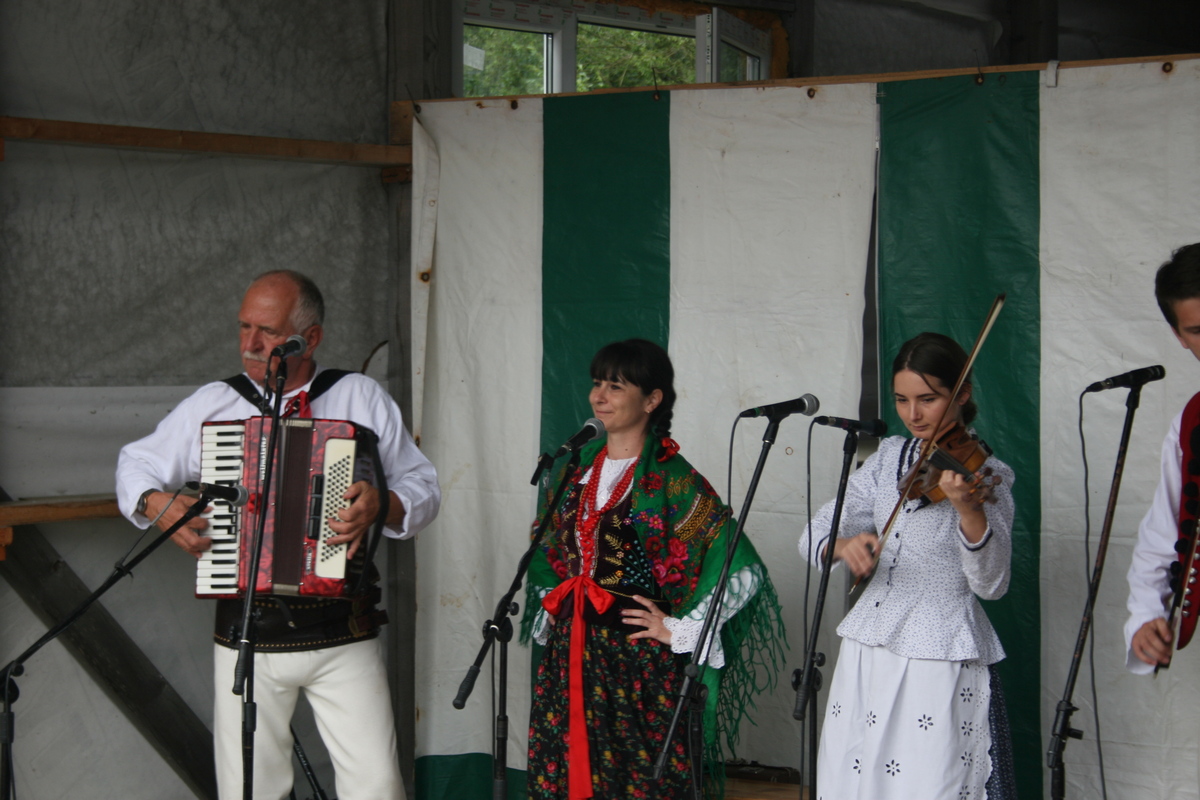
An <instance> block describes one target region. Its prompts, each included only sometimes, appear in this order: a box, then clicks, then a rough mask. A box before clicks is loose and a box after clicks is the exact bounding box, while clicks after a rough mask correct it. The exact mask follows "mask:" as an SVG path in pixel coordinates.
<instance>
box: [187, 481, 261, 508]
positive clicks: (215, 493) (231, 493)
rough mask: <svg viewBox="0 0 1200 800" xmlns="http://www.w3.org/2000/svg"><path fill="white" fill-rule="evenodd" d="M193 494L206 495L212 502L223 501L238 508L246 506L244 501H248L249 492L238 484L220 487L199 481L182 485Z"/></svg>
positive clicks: (217, 484)
mask: <svg viewBox="0 0 1200 800" xmlns="http://www.w3.org/2000/svg"><path fill="white" fill-rule="evenodd" d="M184 486H186V487H187V488H189V489H191V490H192V491H193V492H200V493H201V494H206V495H208V496H209V497H211V498H213V499H214V500H224V501H225V502H226V503H229V505H231V506H233V507H234V508H239V507H241V506H244V505H246V501H247V500H249V499H250V492H248V491H247V490H246V487H245V486H242V485H241V484H240V483H239V484H237V485H235V486H222V485H221V484H219V483H200V481H188V482H187V483H185V484H184Z"/></svg>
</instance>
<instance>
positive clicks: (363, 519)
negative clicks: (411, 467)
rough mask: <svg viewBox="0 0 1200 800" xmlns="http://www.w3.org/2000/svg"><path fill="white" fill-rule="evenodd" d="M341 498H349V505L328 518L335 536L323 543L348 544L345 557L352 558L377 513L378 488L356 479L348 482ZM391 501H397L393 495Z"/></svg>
mask: <svg viewBox="0 0 1200 800" xmlns="http://www.w3.org/2000/svg"><path fill="white" fill-rule="evenodd" d="M342 498H343V499H345V500H349V501H350V505H349V507H347V508H343V509H342V510H341V511H339V512H338V513H337V517H334V518H332V519H330V520H329V528H330V530H332V531H334V532H335V533H336V534H337V536H331V537H330V538H328V539H326V540H325V543H326V544H348V545H349V548H348V549H347V550H346V558H354V554H355V553H356V552H357V551H358V546H359V544H360V543H361V542H362V540H363V536H365V535H366V533H367V531H369V530H370V529H371V524H372V523H373V522H375V516H376V515H377V514H378V513H379V490H378V489H376V488H375V487H374V486H372V485H371V484H370V483H368V482H367V481H358V482H356V483H352V484H350V488H349V489H347V490H346V493H345V494H344V495H342ZM391 502H392V503H396V502H397V501H396V498H395V496H393V497H392V498H391ZM389 511H390V509H389ZM388 516H391V514H390V513H389V515H388Z"/></svg>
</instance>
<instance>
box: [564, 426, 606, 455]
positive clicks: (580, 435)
mask: <svg viewBox="0 0 1200 800" xmlns="http://www.w3.org/2000/svg"><path fill="white" fill-rule="evenodd" d="M603 434H604V423H603V422H601V421H600V420H598V419H596V418H595V417H592V418H591V419H589V420H588V421H587V422H585V423H583V427H582V428H580V429H579V431H578V432H577V433H576V434H575V435H574V436H572V437H571V438H570V439H567V442H566V444H564V445H563V446H562V447H560V448H558V452H557V453H555V454H554V457H555V458H561V457H562V456H564V455H566V454H567V453H573V452H575V451H576V450H578V449H579V448H580V447H581V446H582V445H585V444H587V443H588V442H590V441H591V440H592V439H595V438H596V437H597V436H602V435H603Z"/></svg>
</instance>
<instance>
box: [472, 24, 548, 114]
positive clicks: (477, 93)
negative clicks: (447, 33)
mask: <svg viewBox="0 0 1200 800" xmlns="http://www.w3.org/2000/svg"><path fill="white" fill-rule="evenodd" d="M550 42H551V39H550V36H549V35H548V34H545V33H536V32H534V31H521V30H509V29H506V28H489V27H485V26H483V25H463V72H462V78H463V94H464V95H465V96H467V97H491V96H495V95H506V94H545V93H546V92H549V91H550V87H549V85H548V84H547V83H546V78H547V75H548V71H547V69H546V64H547V62H548V61H549V59H548V58H547V51H548V49H549V47H550Z"/></svg>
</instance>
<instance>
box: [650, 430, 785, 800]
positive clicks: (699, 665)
mask: <svg viewBox="0 0 1200 800" xmlns="http://www.w3.org/2000/svg"><path fill="white" fill-rule="evenodd" d="M789 413H790V412H788V411H783V412H779V411H773V412H768V413H767V414H766V417H767V429H766V431H765V432H764V433H763V446H762V450H761V451H760V452H759V454H758V463H757V464H756V465H755V467H754V474H753V476H752V477H751V478H750V486H749V488H748V489H747V491H746V500H745V503H744V504H743V505H742V513H741V514H740V515H739V516H738V522H737V528H736V529H735V530H734V533H733V537H732V538H731V539H730V540H729V543H728V545H727V547H726V549H725V563H724V564H723V565H722V567H721V576H720V577H719V578H718V579H717V584H716V586H715V587H714V588H713V596H712V601H711V602H710V603H709V605H708V611H707V612H706V613H705V615H704V625H703V626H702V627H701V628H700V638H699V639H698V640H697V642H698V644H697V646H696V649H695V650H694V651H693V652H692V661H691V663H689V664H688V665H687V666H686V667H685V668H684V670H683V682H682V683H681V684H680V687H679V701H678V702H677V703H676V704H675V713H674V715H673V716H672V717H671V726H670V727H669V728H668V729H667V736H666V738H665V739H664V740H663V745H662V749H661V750H659V753H658V759H657V760H656V761H655V762H654V779H655V780H662V777H663V773H664V772H666V768H667V757H668V753H669V752H670V748H671V740H672V739H674V738H675V731H676V729H678V727H679V722H680V719H681V717H682V715H683V712H684V710H685V709H686V710H687V711H689V712H691V713H697V711H699V713H700V714H701V715H703V710H704V702H705V700H706V695H707V687H705V686H704V684H703V683H701V682H700V680H699V678H700V673H701V670H702V669H704V668H705V667H706V666H707V661H708V654H709V651H710V650H711V648H712V641H711V637H712V636H713V635H715V633H716V631H715V630H713V629H714V627H715V625H716V620H717V616H718V614H720V609H721V605H722V603H723V602H724V599H725V589H726V586H727V585H728V583H729V569H730V566H731V564H732V563H733V554H734V552H735V551H736V550H737V545H738V542H739V541H741V538H742V529H743V528H745V526H746V517H748V516H749V515H750V506H751V504H752V503H753V502H754V494H755V492H756V491H757V490H758V480H759V478H760V477H762V471H763V467H765V466H766V463H767V455H768V454H769V453H770V451H771V446H772V445H773V444H775V437H776V436H777V435H778V434H779V423H780V421H781V420H782V419H783V418H784V417H786V416H788V414H789ZM700 741H701V743H703V735H702V732H701V739H700ZM701 747H703V744H701ZM696 761H697V759H696V758H695V756H694V755H693V758H692V763H693V775H692V793H693V795H694V796H695V797H696V798H697V800H698V798H700V796H701V794H702V788H703V782H704V775H703V770H696V769H695V763H696ZM701 763H702V761H701ZM697 772H699V773H700V774H696V773H697Z"/></svg>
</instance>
